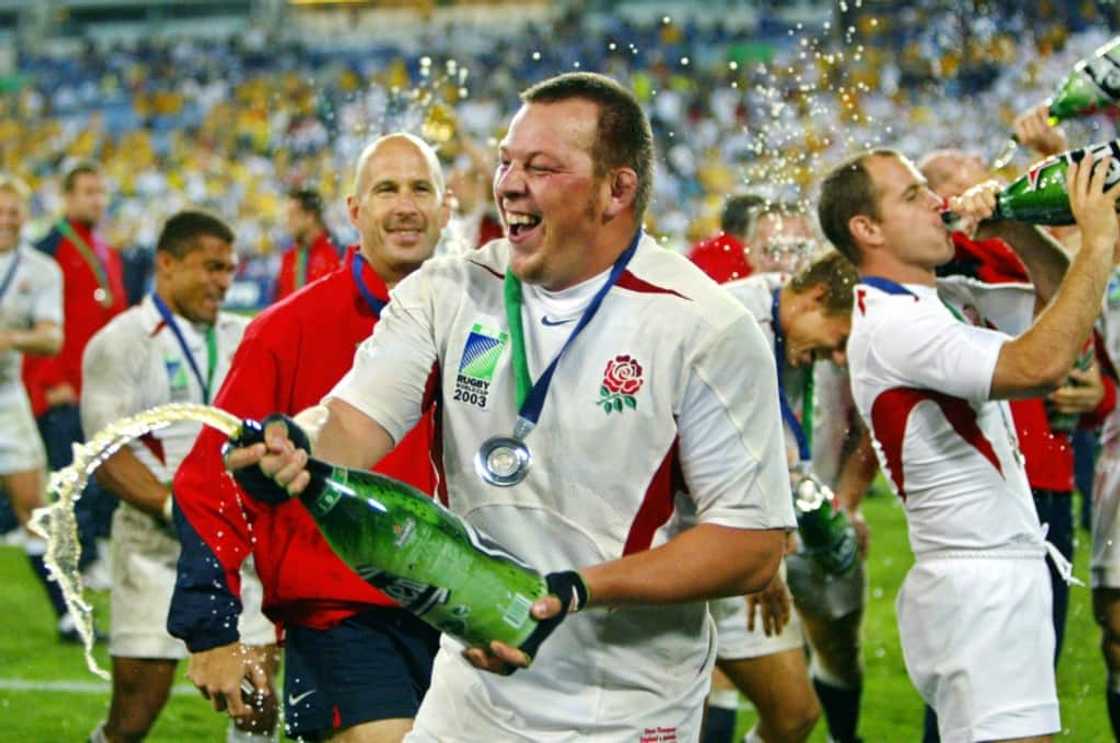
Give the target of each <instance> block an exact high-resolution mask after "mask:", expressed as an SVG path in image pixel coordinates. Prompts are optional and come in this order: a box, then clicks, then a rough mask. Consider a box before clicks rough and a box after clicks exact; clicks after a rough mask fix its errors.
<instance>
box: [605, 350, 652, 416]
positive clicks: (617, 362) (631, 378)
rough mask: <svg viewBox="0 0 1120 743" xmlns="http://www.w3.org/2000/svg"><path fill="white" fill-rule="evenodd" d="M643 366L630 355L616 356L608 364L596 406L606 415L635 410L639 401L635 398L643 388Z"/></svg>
mask: <svg viewBox="0 0 1120 743" xmlns="http://www.w3.org/2000/svg"><path fill="white" fill-rule="evenodd" d="M644 382H645V380H644V379H643V378H642V365H641V364H639V363H638V360H637V359H635V358H633V357H631V356H630V355H629V354H623V355H620V356H615V357H614V358H613V359H611V360H610V361H608V362H607V368H606V369H605V370H604V371H603V384H602V386H601V387H600V388H599V399H598V400H596V401H595V402H596V404H597V405H599V406H600V407H601V408H603V412H605V413H608V414H610V413H615V412H617V413H621V412H622V411H623V410H624V409H626V408H630V409H635V408H637V407H638V401H637V399H636V398H635V397H634V395H635V394H637V392H638V390H640V389H641V388H642V384H643V383H644Z"/></svg>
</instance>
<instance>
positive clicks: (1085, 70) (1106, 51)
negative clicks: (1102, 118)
mask: <svg viewBox="0 0 1120 743" xmlns="http://www.w3.org/2000/svg"><path fill="white" fill-rule="evenodd" d="M1117 103H1120V37H1117V38H1115V39H1113V40H1112V41H1110V42H1108V43H1107V44H1105V45H1104V46H1102V47H1101V48H1100V49H1097V50H1096V51H1095V52H1093V54H1092V56H1089V57H1086V58H1085V59H1083V60H1081V61H1080V62H1078V63H1077V64H1076V65H1074V67H1073V70H1072V71H1071V72H1070V73H1069V75H1067V76H1066V78H1065V80H1063V81H1062V84H1061V85H1060V86H1059V88H1058V92H1057V93H1056V94H1055V95H1054V97H1053V98H1052V99H1051V100H1050V123H1051V125H1053V124H1057V123H1058V122H1060V121H1066V120H1067V119H1074V118H1077V117H1079V116H1088V115H1089V114H1092V113H1096V112H1097V111H1100V110H1102V109H1105V108H1108V107H1110V106H1115V105H1117Z"/></svg>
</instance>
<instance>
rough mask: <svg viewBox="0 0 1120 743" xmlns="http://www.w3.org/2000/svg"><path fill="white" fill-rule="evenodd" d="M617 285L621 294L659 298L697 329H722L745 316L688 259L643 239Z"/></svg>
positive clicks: (739, 308) (736, 304) (728, 295)
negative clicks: (701, 327) (620, 289)
mask: <svg viewBox="0 0 1120 743" xmlns="http://www.w3.org/2000/svg"><path fill="white" fill-rule="evenodd" d="M627 273H629V274H630V276H631V277H632V279H628V278H627V277H625V276H624V278H623V279H621V280H620V281H619V284H620V286H621V287H622V289H623V290H625V291H631V292H635V293H639V294H653V295H660V296H662V297H664V298H665V299H666V301H670V302H672V303H673V311H674V312H680V313H683V314H684V315H685V316H686V317H688V318H689V320H690V321H691V322H694V323H697V324H698V325H700V326H707V327H711V328H715V329H718V328H722V327H725V326H727V325H730V324H732V323H734V322H736V321H737V320H739V319H741V318H742V317H743V316H744V315H745V314H747V311H746V309H745V308H744V307H743V305H742V304H740V303H739V302H737V301H736V300H735V299H734V298H733V297H732V296H731V295H730V294H729V293H728V292H727V291H725V290H724V288H723V287H721V286H720V285H719V284H717V283H716V282H715V281H713V280H712V278H711V277H710V276H708V275H707V274H706V273H704V271H703V270H701V269H700V268H699V267H698V266H697V265H696V264H695V263H693V262H692V261H690V260H688V258H686V257H684V256H683V255H680V254H679V253H675V252H673V251H671V250H668V249H666V248H662V247H661V246H659V245H657V243H656V242H654V241H653V240H652V239H647V241H646V242H645V243H644V245H643V246H642V247H641V248H640V249H639V250H638V252H637V253H636V254H635V255H634V258H633V260H631V261H630V265H629V266H627Z"/></svg>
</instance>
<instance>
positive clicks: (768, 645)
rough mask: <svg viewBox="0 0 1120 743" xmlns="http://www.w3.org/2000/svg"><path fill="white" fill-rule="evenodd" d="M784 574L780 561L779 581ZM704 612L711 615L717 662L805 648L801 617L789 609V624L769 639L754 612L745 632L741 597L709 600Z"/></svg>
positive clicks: (745, 621) (744, 610) (744, 617)
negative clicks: (751, 626)
mask: <svg viewBox="0 0 1120 743" xmlns="http://www.w3.org/2000/svg"><path fill="white" fill-rule="evenodd" d="M785 572H786V570H785V562H784V561H783V562H782V566H781V568H780V573H781V575H782V577H783V578H784V577H785ZM791 603H792V602H791ZM708 611H709V612H711V614H712V619H713V620H714V621H715V623H716V657H717V658H718V659H719V660H742V659H743V658H762V657H764V656H767V655H774V654H775V653H782V652H785V651H786V650H793V649H795V648H801V647H804V645H805V637H804V634H803V633H802V630H801V618H800V617H799V616H798V615H797V611H796V610H795V609H793V607H792V606H791V607H790V619H789V623H788V624H786V626H785V627H783V628H782V631H781V632H779V633H778V634H776V635H772V636H770V637H767V636H766V633H765V632H763V631H762V617H760V616H758V615H757V613H756V615H755V623H754V631H753V632H752V631H751V630H749V629H747V599H746V598H744V597H743V596H733V597H731V598H726V599H718V600H716V601H709V602H708Z"/></svg>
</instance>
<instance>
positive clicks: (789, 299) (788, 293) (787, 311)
mask: <svg viewBox="0 0 1120 743" xmlns="http://www.w3.org/2000/svg"><path fill="white" fill-rule="evenodd" d="M801 297H802V295H800V294H797V293H796V292H794V291H793V289H790V288H789V285H788V284H787V285H785V286H783V287H782V288H781V289H779V290H778V329H780V330H781V331H782V336H783V337H785V336H788V335H789V328H790V325H792V324H793V318H795V317H796V316H797V315H798V313H799V312H801ZM780 361H782V362H784V361H785V359H780Z"/></svg>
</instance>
